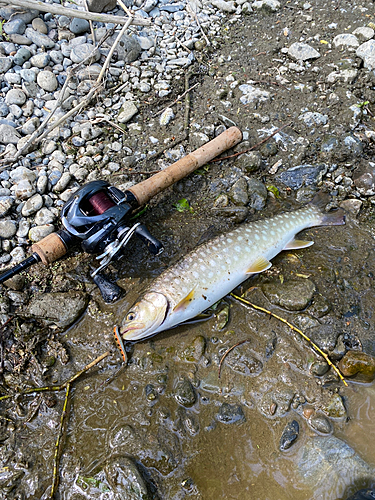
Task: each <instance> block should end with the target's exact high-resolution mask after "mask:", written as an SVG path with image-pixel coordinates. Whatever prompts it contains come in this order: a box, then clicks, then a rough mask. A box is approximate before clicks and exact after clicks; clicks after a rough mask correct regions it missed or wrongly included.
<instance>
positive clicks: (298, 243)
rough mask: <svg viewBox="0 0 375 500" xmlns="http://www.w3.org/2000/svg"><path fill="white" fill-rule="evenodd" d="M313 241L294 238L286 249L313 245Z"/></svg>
mask: <svg viewBox="0 0 375 500" xmlns="http://www.w3.org/2000/svg"><path fill="white" fill-rule="evenodd" d="M313 244H314V242H313V241H305V240H297V239H296V238H293V239H292V240H291V241H289V243H287V244H286V245H285V247H284V250H297V249H298V248H307V247H311V245H313Z"/></svg>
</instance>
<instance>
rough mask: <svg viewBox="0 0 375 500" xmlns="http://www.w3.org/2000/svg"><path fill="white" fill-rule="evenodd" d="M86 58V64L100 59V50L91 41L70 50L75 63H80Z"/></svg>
mask: <svg viewBox="0 0 375 500" xmlns="http://www.w3.org/2000/svg"><path fill="white" fill-rule="evenodd" d="M86 58H88V59H87V61H86V64H92V63H93V62H96V61H99V59H100V52H99V50H98V49H97V48H95V47H94V46H93V45H91V44H90V43H82V44H80V45H76V46H75V47H73V49H72V50H71V52H70V59H71V60H72V61H73V62H74V63H80V62H81V61H83V60H84V59H86Z"/></svg>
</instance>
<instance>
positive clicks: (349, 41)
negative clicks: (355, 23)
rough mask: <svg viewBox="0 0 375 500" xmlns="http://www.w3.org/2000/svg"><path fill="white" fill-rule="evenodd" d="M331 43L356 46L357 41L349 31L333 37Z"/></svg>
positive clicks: (337, 45)
mask: <svg viewBox="0 0 375 500" xmlns="http://www.w3.org/2000/svg"><path fill="white" fill-rule="evenodd" d="M333 45H334V46H335V47H336V48H337V47H355V48H356V47H358V46H359V41H358V38H357V37H356V36H355V35H352V34H350V33H342V34H340V35H337V36H335V38H334V39H333Z"/></svg>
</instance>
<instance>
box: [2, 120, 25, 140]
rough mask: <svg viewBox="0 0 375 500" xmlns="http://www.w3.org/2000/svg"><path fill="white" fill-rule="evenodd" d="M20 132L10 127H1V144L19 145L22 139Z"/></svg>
mask: <svg viewBox="0 0 375 500" xmlns="http://www.w3.org/2000/svg"><path fill="white" fill-rule="evenodd" d="M20 137H21V136H20V134H19V132H18V131H17V130H16V129H15V128H14V127H11V126H10V125H5V124H2V125H0V143H1V144H17V143H18V141H19V139H20Z"/></svg>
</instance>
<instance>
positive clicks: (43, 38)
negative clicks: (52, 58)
mask: <svg viewBox="0 0 375 500" xmlns="http://www.w3.org/2000/svg"><path fill="white" fill-rule="evenodd" d="M25 35H26V36H27V38H29V39H30V40H31V41H32V42H33V43H35V45H37V46H38V47H45V48H46V49H53V48H54V47H55V42H54V41H53V40H51V38H49V37H48V36H47V35H43V34H42V33H39V32H38V31H35V30H34V29H33V28H26V31H25Z"/></svg>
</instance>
